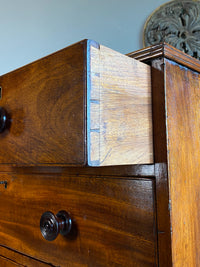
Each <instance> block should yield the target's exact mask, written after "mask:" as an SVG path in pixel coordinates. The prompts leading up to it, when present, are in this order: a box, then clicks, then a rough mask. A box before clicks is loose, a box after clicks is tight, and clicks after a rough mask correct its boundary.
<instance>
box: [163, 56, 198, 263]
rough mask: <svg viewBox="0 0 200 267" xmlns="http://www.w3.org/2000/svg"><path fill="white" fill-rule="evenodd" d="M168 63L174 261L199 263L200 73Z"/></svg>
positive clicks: (166, 72) (169, 154)
mask: <svg viewBox="0 0 200 267" xmlns="http://www.w3.org/2000/svg"><path fill="white" fill-rule="evenodd" d="M165 66H166V67H165V76H166V101H167V103H166V106H167V110H166V112H167V130H168V139H167V142H168V171H169V196H170V202H171V208H170V213H171V228H172V233H171V238H172V262H173V265H174V266H178V267H179V266H180V267H181V266H200V253H199V242H200V241H199V240H200V224H199V221H200V213H199V211H200V203H199V196H200V179H199V177H200V176H199V174H200V138H199V137H200V135H199V130H200V112H199V107H200V106H199V105H200V102H199V99H200V89H199V88H200V74H199V73H197V72H194V71H191V70H190V69H188V68H186V67H183V66H181V65H178V64H176V63H174V62H172V61H170V60H167V59H166V60H165Z"/></svg>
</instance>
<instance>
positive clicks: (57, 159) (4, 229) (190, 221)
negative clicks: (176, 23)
mask: <svg viewBox="0 0 200 267" xmlns="http://www.w3.org/2000/svg"><path fill="white" fill-rule="evenodd" d="M199 72H200V64H199V61H197V60H195V59H193V58H191V57H189V56H187V55H185V54H183V53H182V52H180V51H178V50H176V49H174V48H172V47H170V46H168V45H166V44H164V45H159V46H154V47H150V48H146V49H142V50H140V51H136V52H133V53H130V54H129V55H128V56H125V55H121V54H120V53H118V52H115V51H113V50H111V49H108V48H106V47H104V46H101V45H99V44H97V43H96V42H93V41H89V40H84V41H81V42H80V43H77V44H75V45H72V46H70V47H68V48H65V49H63V50H61V51H58V52H56V53H54V54H52V55H50V56H47V57H45V58H43V59H40V60H38V61H36V62H33V63H31V64H29V65H27V66H25V67H22V68H20V69H18V70H15V71H13V72H11V73H8V74H5V75H3V76H1V77H0V87H1V89H0V107H1V108H0V131H1V133H0V144H1V145H0V203H1V205H0V265H1V266H91V267H93V266H102V267H105V266H108V267H109V266H126V267H128V266H139V267H143V266H166V267H170V266H176V267H179V266H181V267H182V266H198V265H199V264H200V254H199V252H198V243H199V242H198V239H199V237H200V233H199V229H200V228H199V223H198V222H199V215H198V214H199V213H198V210H199V208H200V207H199V201H198V199H199V192H200V183H199V179H198V177H199V173H200V172H199V168H200V167H199V161H200V154H199V151H200V142H199V125H200V117H199V112H198V110H199V98H200V91H199V77H200V76H199ZM4 126H5V127H4ZM47 211H49V212H51V214H52V217H51V218H50V219H49V218H47V219H46V217H45V220H44V221H42V223H40V219H41V216H42V215H43V214H44V213H45V212H47ZM60 211H65V212H67V213H68V215H69V216H70V219H71V221H70V222H72V224H70V225H71V228H70V231H69V233H68V234H66V235H65V236H63V235H62V231H63V230H66V229H65V228H66V227H67V222H65V218H64V217H62V216H61V217H59V216H58V215H57V216H58V217H56V214H58V212H60ZM59 214H60V213H59ZM54 218H55V220H54ZM68 223H69V221H68ZM40 227H41V228H42V229H43V230H44V231H45V233H46V234H47V236H48V235H49V234H52V233H53V234H54V233H56V236H55V239H54V240H53V241H48V240H46V239H45V238H44V237H43V236H42V233H41V229H40ZM47 236H46V237H47ZM47 239H48V238H47Z"/></svg>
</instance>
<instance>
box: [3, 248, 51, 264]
mask: <svg viewBox="0 0 200 267" xmlns="http://www.w3.org/2000/svg"><path fill="white" fill-rule="evenodd" d="M2 255H3V256H2ZM0 266H1V267H6V266H8V267H11V266H22V267H24V266H28V267H35V266H37V267H49V266H52V265H49V264H48V263H45V262H41V261H39V260H36V259H33V258H31V257H28V256H25V255H23V254H21V253H18V252H16V251H13V250H12V249H10V248H6V247H3V246H1V245H0Z"/></svg>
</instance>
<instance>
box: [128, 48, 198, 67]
mask: <svg viewBox="0 0 200 267" xmlns="http://www.w3.org/2000/svg"><path fill="white" fill-rule="evenodd" d="M127 55H128V56H129V57H132V58H135V59H137V60H140V61H142V62H149V63H151V62H152V60H154V59H158V58H161V57H162V58H163V57H164V58H168V59H170V60H173V61H175V62H176V63H178V64H181V65H183V66H185V67H187V68H190V69H192V70H194V71H198V72H200V61H199V60H198V59H196V58H194V57H192V56H190V55H188V54H186V53H184V52H182V51H180V50H179V49H177V48H175V47H173V46H171V45H169V44H167V43H161V44H158V45H153V46H150V47H146V48H143V49H140V50H138V51H135V52H131V53H129V54H127Z"/></svg>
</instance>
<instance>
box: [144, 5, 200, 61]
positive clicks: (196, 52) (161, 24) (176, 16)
mask: <svg viewBox="0 0 200 267" xmlns="http://www.w3.org/2000/svg"><path fill="white" fill-rule="evenodd" d="M160 42H166V43H168V44H170V45H172V46H174V47H176V48H178V49H180V50H182V51H183V52H185V53H187V54H189V55H191V56H193V57H195V58H198V59H200V1H188V0H182V1H181V0H175V1H171V2H168V3H166V4H164V5H162V6H161V7H159V8H158V9H157V10H155V12H154V13H153V14H152V15H151V16H150V17H149V18H148V19H147V22H146V24H145V27H144V46H150V45H155V44H158V43H160Z"/></svg>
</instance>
